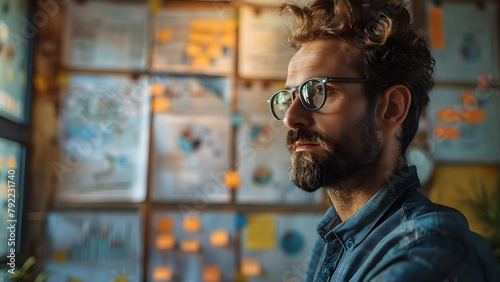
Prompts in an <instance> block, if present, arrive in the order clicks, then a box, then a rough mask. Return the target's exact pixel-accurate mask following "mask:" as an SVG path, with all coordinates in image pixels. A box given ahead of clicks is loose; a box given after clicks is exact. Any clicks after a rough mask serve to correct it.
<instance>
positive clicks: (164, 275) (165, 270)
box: [153, 266, 174, 281]
mask: <svg viewBox="0 0 500 282" xmlns="http://www.w3.org/2000/svg"><path fill="white" fill-rule="evenodd" d="M173 277H174V272H173V271H172V268H170V267H168V266H160V267H157V268H155V270H154V271H153V280H154V281H171V280H172V278H173Z"/></svg>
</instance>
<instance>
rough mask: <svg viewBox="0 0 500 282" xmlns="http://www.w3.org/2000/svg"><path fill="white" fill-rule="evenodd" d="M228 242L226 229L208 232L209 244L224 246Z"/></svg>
mask: <svg viewBox="0 0 500 282" xmlns="http://www.w3.org/2000/svg"><path fill="white" fill-rule="evenodd" d="M228 244H229V233H228V232H227V230H224V229H221V230H215V231H213V232H212V233H210V245H212V246H214V247H225V246H227V245H228Z"/></svg>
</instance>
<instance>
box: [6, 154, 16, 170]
mask: <svg viewBox="0 0 500 282" xmlns="http://www.w3.org/2000/svg"><path fill="white" fill-rule="evenodd" d="M7 167H8V168H10V169H14V168H16V167H17V161H16V157H14V156H9V157H8V158H7Z"/></svg>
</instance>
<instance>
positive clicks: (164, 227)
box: [156, 216, 174, 232]
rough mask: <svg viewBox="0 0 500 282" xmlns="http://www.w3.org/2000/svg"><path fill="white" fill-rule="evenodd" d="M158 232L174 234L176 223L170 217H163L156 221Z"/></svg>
mask: <svg viewBox="0 0 500 282" xmlns="http://www.w3.org/2000/svg"><path fill="white" fill-rule="evenodd" d="M156 230H158V231H165V232H172V231H173V230H174V221H173V220H172V218H171V217H169V216H165V217H162V218H160V219H158V220H157V221H156Z"/></svg>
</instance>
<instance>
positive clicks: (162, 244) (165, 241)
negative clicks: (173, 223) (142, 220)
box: [156, 234, 175, 250]
mask: <svg viewBox="0 0 500 282" xmlns="http://www.w3.org/2000/svg"><path fill="white" fill-rule="evenodd" d="M174 247H175V236H174V235H173V234H160V235H158V236H157V237H156V248H157V249H158V250H170V249H173V248H174Z"/></svg>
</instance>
